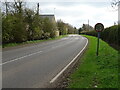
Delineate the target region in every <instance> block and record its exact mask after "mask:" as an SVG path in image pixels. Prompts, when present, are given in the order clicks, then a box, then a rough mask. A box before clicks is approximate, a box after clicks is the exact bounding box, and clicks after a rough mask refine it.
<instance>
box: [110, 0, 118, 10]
mask: <svg viewBox="0 0 120 90" xmlns="http://www.w3.org/2000/svg"><path fill="white" fill-rule="evenodd" d="M111 6H112V7H113V8H115V9H116V8H117V10H118V7H119V6H120V0H113V1H112V2H111Z"/></svg>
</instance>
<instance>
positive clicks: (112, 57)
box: [68, 35, 119, 88]
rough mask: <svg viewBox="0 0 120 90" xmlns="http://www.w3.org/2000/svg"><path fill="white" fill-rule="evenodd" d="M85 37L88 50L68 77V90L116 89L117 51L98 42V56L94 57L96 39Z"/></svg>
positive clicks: (102, 42)
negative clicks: (89, 89) (87, 89)
mask: <svg viewBox="0 0 120 90" xmlns="http://www.w3.org/2000/svg"><path fill="white" fill-rule="evenodd" d="M85 37H87V38H88V39H89V46H88V50H87V51H86V52H85V54H84V55H83V57H82V58H81V60H80V65H79V66H78V68H77V70H76V71H75V72H74V73H73V74H72V75H71V76H70V83H69V86H68V88H118V86H119V85H118V84H119V83H118V82H119V81H118V51H116V50H115V49H113V48H112V47H110V46H109V45H108V44H107V43H106V42H104V41H102V40H100V50H99V56H96V42H95V41H97V38H96V37H93V36H87V35H85Z"/></svg>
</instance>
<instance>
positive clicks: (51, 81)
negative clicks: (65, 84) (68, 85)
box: [50, 38, 88, 83]
mask: <svg viewBox="0 0 120 90" xmlns="http://www.w3.org/2000/svg"><path fill="white" fill-rule="evenodd" d="M85 39H86V40H87V42H86V44H85V46H84V48H83V49H82V50H81V51H80V52H79V53H78V54H77V56H76V57H75V58H73V60H72V61H71V62H70V63H69V64H68V65H67V66H66V67H64V68H63V69H62V70H61V71H60V72H59V73H58V74H57V75H56V76H55V77H54V78H53V79H52V80H50V83H53V82H54V81H55V80H56V79H57V78H58V77H59V76H60V75H61V74H62V73H63V72H64V71H65V70H66V69H67V68H68V67H69V66H70V65H71V64H72V63H73V62H74V61H75V60H76V58H77V57H78V56H79V55H80V54H81V53H82V52H83V51H84V49H85V48H86V46H87V45H88V39H87V38H85Z"/></svg>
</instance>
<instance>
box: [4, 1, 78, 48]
mask: <svg viewBox="0 0 120 90" xmlns="http://www.w3.org/2000/svg"><path fill="white" fill-rule="evenodd" d="M3 7H4V8H5V9H6V10H3V11H2V43H3V45H6V44H9V43H23V42H27V41H34V40H43V39H49V38H55V37H56V35H55V33H56V31H57V30H59V31H60V35H66V34H68V32H69V31H71V30H73V31H74V30H77V29H74V28H73V27H72V26H70V25H69V24H68V25H66V24H65V23H64V22H62V23H63V24H62V25H59V24H58V27H59V29H57V28H58V27H57V24H56V22H52V21H51V20H50V19H49V18H48V17H46V18H42V17H41V15H40V14H39V3H37V4H36V10H32V9H29V8H26V3H25V2H22V0H14V2H4V3H3ZM60 23H61V22H60ZM69 27H70V28H69ZM65 28H68V31H65V30H67V29H65ZM71 33H74V32H71ZM3 47H4V46H3Z"/></svg>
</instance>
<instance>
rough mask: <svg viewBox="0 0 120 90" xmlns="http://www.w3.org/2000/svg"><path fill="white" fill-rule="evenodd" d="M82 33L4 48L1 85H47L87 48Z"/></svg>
mask: <svg viewBox="0 0 120 90" xmlns="http://www.w3.org/2000/svg"><path fill="white" fill-rule="evenodd" d="M86 43H87V39H86V38H85V37H82V36H79V35H69V36H68V37H65V38H62V39H59V40H53V41H47V42H42V43H39V44H32V45H29V46H24V47H19V48H13V49H8V50H6V49H3V53H2V54H3V61H2V64H0V65H2V70H3V71H2V88H44V87H46V85H47V84H48V83H50V81H51V80H52V79H53V78H54V77H55V76H56V75H57V74H58V73H59V72H60V71H61V70H63V68H64V67H66V66H67V65H68V64H69V63H70V62H71V61H72V60H73V59H74V58H75V57H76V55H78V53H79V52H80V51H81V50H83V48H85V45H86Z"/></svg>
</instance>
